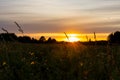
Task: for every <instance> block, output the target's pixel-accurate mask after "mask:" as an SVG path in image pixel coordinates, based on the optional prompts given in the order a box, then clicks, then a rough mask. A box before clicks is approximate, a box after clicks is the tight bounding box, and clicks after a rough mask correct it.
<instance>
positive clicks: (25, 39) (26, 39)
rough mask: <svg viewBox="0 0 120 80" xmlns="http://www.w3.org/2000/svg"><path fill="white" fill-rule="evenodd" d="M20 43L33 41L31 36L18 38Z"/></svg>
mask: <svg viewBox="0 0 120 80" xmlns="http://www.w3.org/2000/svg"><path fill="white" fill-rule="evenodd" d="M18 41H19V42H23V43H31V41H32V40H31V38H30V37H29V36H23V37H22V36H20V37H18Z"/></svg>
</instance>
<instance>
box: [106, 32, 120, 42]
mask: <svg viewBox="0 0 120 80" xmlns="http://www.w3.org/2000/svg"><path fill="white" fill-rule="evenodd" d="M108 41H109V42H110V43H120V31H116V32H114V33H111V34H110V35H109V36H108Z"/></svg>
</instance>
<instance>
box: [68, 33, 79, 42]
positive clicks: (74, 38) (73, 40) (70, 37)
mask: <svg viewBox="0 0 120 80" xmlns="http://www.w3.org/2000/svg"><path fill="white" fill-rule="evenodd" d="M68 37H69V42H77V41H80V39H79V38H78V37H77V35H76V34H68ZM66 41H68V40H66Z"/></svg>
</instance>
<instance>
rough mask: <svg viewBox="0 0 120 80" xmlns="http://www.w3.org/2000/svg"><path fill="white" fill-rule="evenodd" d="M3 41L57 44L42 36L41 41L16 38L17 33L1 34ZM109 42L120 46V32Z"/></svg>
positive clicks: (110, 37)
mask: <svg viewBox="0 0 120 80" xmlns="http://www.w3.org/2000/svg"><path fill="white" fill-rule="evenodd" d="M1 41H5V42H6V41H17V42H22V43H56V42H57V41H56V39H54V38H51V37H49V38H48V39H46V38H45V37H44V36H41V37H40V38H39V40H37V39H35V38H30V37H29V36H16V35H15V33H1V34H0V42H1ZM107 41H108V42H109V43H117V44H120V31H116V32H114V33H111V34H109V35H108V37H107Z"/></svg>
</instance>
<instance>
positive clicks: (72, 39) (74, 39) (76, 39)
mask: <svg viewBox="0 0 120 80" xmlns="http://www.w3.org/2000/svg"><path fill="white" fill-rule="evenodd" d="M69 40H70V42H76V41H79V39H78V38H77V37H70V38H69Z"/></svg>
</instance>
